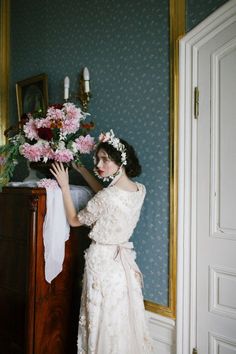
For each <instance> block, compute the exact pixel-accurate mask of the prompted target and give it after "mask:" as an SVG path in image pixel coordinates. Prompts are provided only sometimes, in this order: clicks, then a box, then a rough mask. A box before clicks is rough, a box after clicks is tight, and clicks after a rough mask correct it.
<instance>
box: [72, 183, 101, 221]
mask: <svg viewBox="0 0 236 354" xmlns="http://www.w3.org/2000/svg"><path fill="white" fill-rule="evenodd" d="M104 194H105V193H104V190H101V191H99V192H98V193H97V194H96V195H95V196H94V197H93V198H92V199H90V201H89V202H88V204H87V206H86V207H85V208H84V209H82V210H80V211H79V213H78V214H77V216H78V219H79V221H80V222H81V224H84V225H87V226H91V225H92V224H94V223H95V221H96V220H97V219H99V217H100V216H101V215H102V213H103V211H104V209H105V204H106V198H105V195H104Z"/></svg>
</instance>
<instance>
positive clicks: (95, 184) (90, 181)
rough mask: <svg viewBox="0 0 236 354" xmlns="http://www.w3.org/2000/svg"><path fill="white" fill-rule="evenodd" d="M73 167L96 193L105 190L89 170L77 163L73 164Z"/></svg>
mask: <svg viewBox="0 0 236 354" xmlns="http://www.w3.org/2000/svg"><path fill="white" fill-rule="evenodd" d="M72 166H73V167H74V169H75V170H76V171H78V172H79V173H80V174H81V176H82V177H83V178H84V179H85V181H86V182H87V183H88V185H89V186H90V187H91V188H92V190H93V191H94V192H95V193H97V192H98V191H100V190H101V189H103V186H102V184H101V183H100V182H99V181H98V180H97V179H96V178H95V177H94V176H93V175H92V174H91V173H90V172H89V171H88V170H87V168H85V167H84V166H78V165H76V164H75V163H72Z"/></svg>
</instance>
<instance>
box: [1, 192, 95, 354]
mask: <svg viewBox="0 0 236 354" xmlns="http://www.w3.org/2000/svg"><path fill="white" fill-rule="evenodd" d="M45 211H46V191H45V189H42V188H15V187H6V188H3V191H2V192H1V193H0V354H76V353H77V351H76V341H77V328H78V316H79V301H80V289H81V279H82V273H83V252H84V249H85V248H87V247H88V245H89V240H88V237H87V229H86V228H75V229H72V231H71V234H70V238H69V240H68V241H67V242H66V252H65V260H64V264H63V271H62V272H61V273H60V274H59V275H58V276H57V277H56V278H55V279H54V280H53V281H52V283H51V284H48V283H47V282H46V281H45V277H44V247H43V221H44V216H45Z"/></svg>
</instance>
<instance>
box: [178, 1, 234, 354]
mask: <svg viewBox="0 0 236 354" xmlns="http://www.w3.org/2000/svg"><path fill="white" fill-rule="evenodd" d="M232 21H236V2H235V0H230V1H228V2H227V3H226V4H224V5H223V6H222V7H220V8H219V9H218V10H216V11H215V12H214V13H213V14H212V15H210V16H209V17H208V18H207V19H206V20H204V21H203V22H201V23H200V24H199V25H197V26H196V27H195V28H194V29H193V30H191V31H190V32H189V33H188V34H187V35H186V36H185V37H184V38H182V39H181V40H180V65H179V99H180V101H179V118H180V119H179V176H178V210H179V216H178V248H177V251H178V259H177V262H178V263H177V269H178V272H177V285H178V286H177V321H176V338H177V339H176V354H189V353H191V352H192V348H194V347H196V339H197V338H196V300H197V299H196V168H197V156H196V151H197V150H196V148H197V120H196V119H194V117H193V106H194V105H193V96H194V94H193V92H194V87H195V86H197V77H198V51H199V49H200V48H201V46H202V45H203V44H204V43H206V41H208V40H209V38H211V37H214V36H215V35H216V34H217V33H218V32H219V31H221V30H222V28H224V27H225V26H228V24H229V23H231V22H232Z"/></svg>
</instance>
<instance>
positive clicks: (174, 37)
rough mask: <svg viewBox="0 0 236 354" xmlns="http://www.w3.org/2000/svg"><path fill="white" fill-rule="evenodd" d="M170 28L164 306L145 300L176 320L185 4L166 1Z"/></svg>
mask: <svg viewBox="0 0 236 354" xmlns="http://www.w3.org/2000/svg"><path fill="white" fill-rule="evenodd" d="M169 26H170V28H169V29H170V38H169V40H170V117H169V119H170V187H169V188H170V214H169V215H170V225H169V296H168V306H163V305H160V304H156V303H153V302H151V301H147V300H145V301H144V302H145V308H146V310H148V311H152V312H155V313H158V314H160V315H163V316H167V317H171V318H175V317H176V275H177V274H176V272H177V270H176V266H177V222H178V209H177V207H178V109H179V105H178V102H179V39H180V38H181V37H182V36H183V35H184V34H185V0H178V1H176V0H169Z"/></svg>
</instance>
